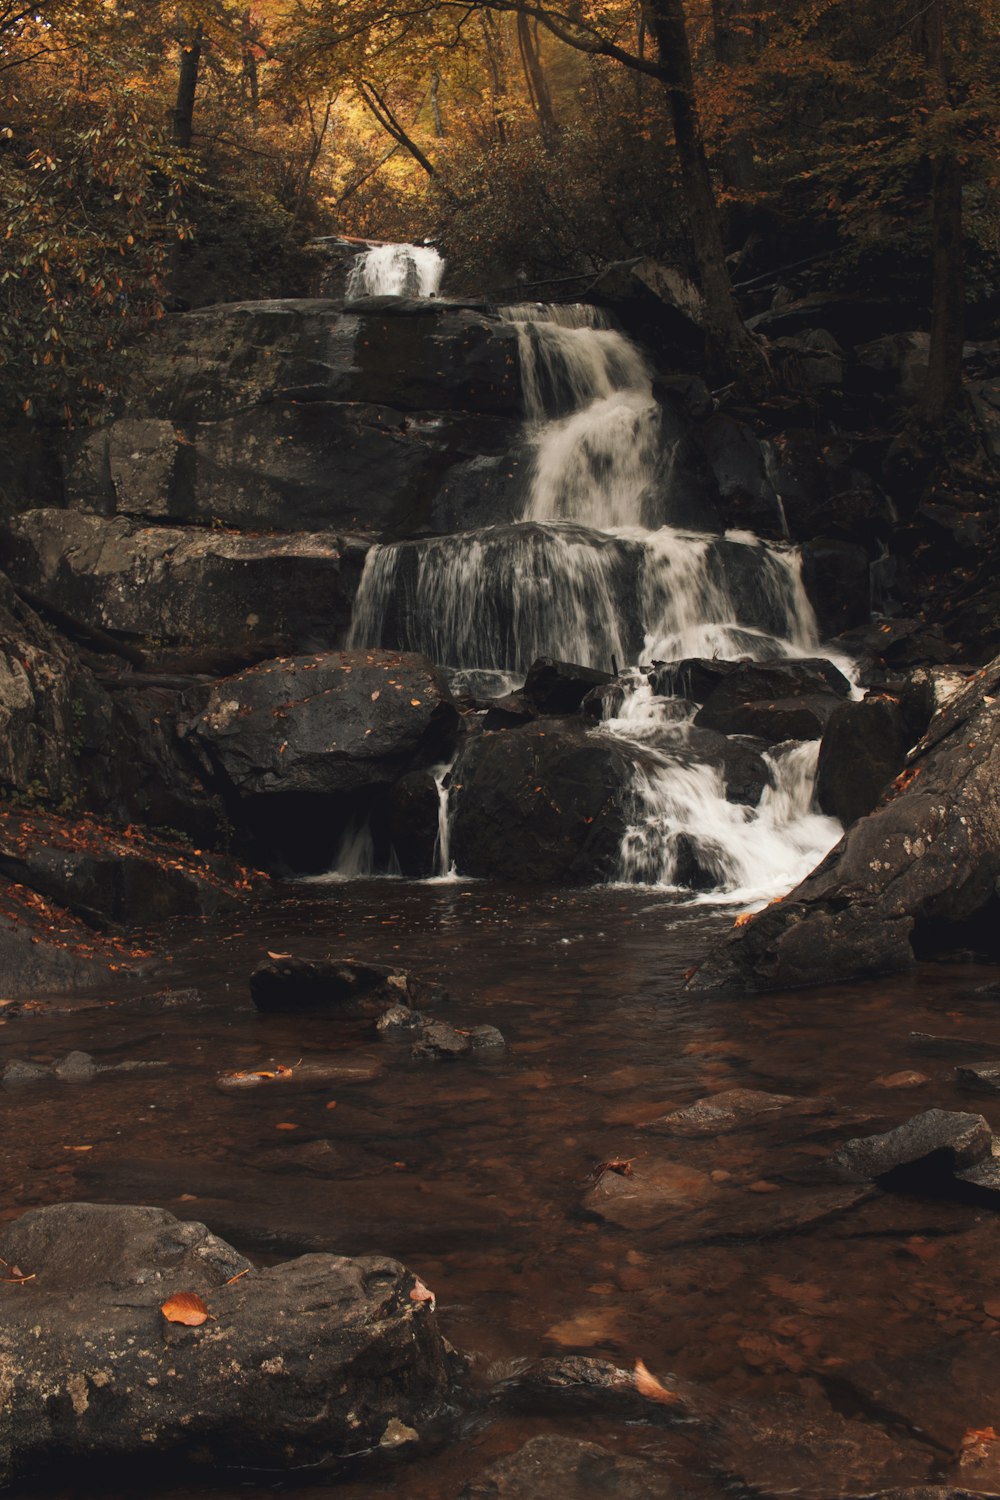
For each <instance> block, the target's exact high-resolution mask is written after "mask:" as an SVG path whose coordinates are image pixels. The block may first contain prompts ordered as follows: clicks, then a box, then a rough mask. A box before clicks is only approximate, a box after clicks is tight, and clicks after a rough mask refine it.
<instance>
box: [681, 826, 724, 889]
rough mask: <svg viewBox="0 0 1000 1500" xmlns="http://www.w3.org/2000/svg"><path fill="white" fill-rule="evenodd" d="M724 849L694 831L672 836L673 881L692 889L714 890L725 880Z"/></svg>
mask: <svg viewBox="0 0 1000 1500" xmlns="http://www.w3.org/2000/svg"><path fill="white" fill-rule="evenodd" d="M722 853H723V851H722V850H721V849H720V847H719V845H718V844H715V843H713V842H712V840H711V839H705V838H698V837H697V836H695V835H694V834H690V833H677V834H673V835H672V836H671V838H670V839H669V840H668V855H669V858H670V860H671V863H672V873H671V884H672V885H678V886H682V887H683V888H684V889H685V890H688V891H713V890H714V889H715V887H716V886H717V885H720V884H721V874H720V872H721V870H722V869H723V868H724V866H723V864H722V859H721V856H722Z"/></svg>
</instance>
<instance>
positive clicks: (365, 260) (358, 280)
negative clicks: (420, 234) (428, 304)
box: [347, 245, 444, 302]
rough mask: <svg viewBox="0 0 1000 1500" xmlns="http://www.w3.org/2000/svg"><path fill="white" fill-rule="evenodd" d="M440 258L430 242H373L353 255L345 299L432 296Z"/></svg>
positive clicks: (441, 272) (439, 274)
mask: <svg viewBox="0 0 1000 1500" xmlns="http://www.w3.org/2000/svg"><path fill="white" fill-rule="evenodd" d="M443 275H444V261H443V260H442V259H441V256H440V255H439V254H438V252H437V251H436V250H435V249H434V247H433V246H432V245H373V246H372V248H371V249H370V250H364V251H362V252H361V254H360V255H358V256H356V257H355V260H354V264H353V266H352V267H351V269H350V271H349V272H348V274H347V300H348V301H349V302H353V301H355V300H356V299H357V298H358V297H436V296H437V293H438V288H439V287H440V285H441V277H442V276H443Z"/></svg>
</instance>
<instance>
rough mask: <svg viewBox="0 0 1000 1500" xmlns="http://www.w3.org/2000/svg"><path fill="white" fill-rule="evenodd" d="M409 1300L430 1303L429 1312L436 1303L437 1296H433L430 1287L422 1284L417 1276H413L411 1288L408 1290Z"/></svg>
mask: <svg viewBox="0 0 1000 1500" xmlns="http://www.w3.org/2000/svg"><path fill="white" fill-rule="evenodd" d="M410 1301H411V1302H429V1303H430V1305H431V1312H433V1311H434V1308H435V1306H436V1304H437V1298H436V1297H435V1296H434V1293H433V1292H432V1291H431V1289H430V1287H427V1286H425V1285H424V1283H423V1282H422V1281H421V1280H420V1277H419V1276H417V1277H415V1278H414V1281H413V1290H412V1291H411V1292H410Z"/></svg>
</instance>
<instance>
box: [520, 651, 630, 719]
mask: <svg viewBox="0 0 1000 1500" xmlns="http://www.w3.org/2000/svg"><path fill="white" fill-rule="evenodd" d="M614 680H615V679H614V677H613V676H612V675H611V673H610V672H598V671H597V670H596V669H595V668H593V667H581V666H577V665H576V664H575V663H573V662H568V661H553V660H552V658H551V657H549V656H540V657H539V658H538V660H537V661H535V662H532V664H531V666H530V667H529V668H528V675H527V677H526V678H525V680H524V687H523V688H522V689H521V696H522V697H523V698H525V699H526V700H527V701H528V703H530V704H531V705H532V706H533V707H534V708H536V709H537V710H538V712H539V713H543V714H572V713H575V712H576V711H577V709H578V708H579V707H580V705H581V704H582V703H583V700H584V698H586V696H587V694H588V693H590V692H593V691H594V689H595V688H606V687H609V686H611V685H612V684H613V683H614Z"/></svg>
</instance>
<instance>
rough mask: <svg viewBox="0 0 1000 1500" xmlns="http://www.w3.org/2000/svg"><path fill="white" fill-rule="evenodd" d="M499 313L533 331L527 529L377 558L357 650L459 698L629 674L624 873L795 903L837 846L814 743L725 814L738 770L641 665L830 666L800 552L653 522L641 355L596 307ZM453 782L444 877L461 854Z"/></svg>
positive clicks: (660, 482)
mask: <svg viewBox="0 0 1000 1500" xmlns="http://www.w3.org/2000/svg"><path fill="white" fill-rule="evenodd" d="M502 316H503V317H504V318H505V319H506V320H507V321H508V322H509V323H512V324H514V325H515V326H516V330H517V337H518V345H519V350H520V359H521V373H522V383H523V388H524V399H525V433H526V438H527V440H528V442H529V443H530V444H531V446H532V449H533V464H532V471H531V480H530V486H529V493H528V496H527V499H526V503H525V507H524V512H523V516H522V518H521V520H520V521H519V522H517V523H513V524H504V525H498V526H493V527H485V528H481V529H478V530H472V531H467V532H462V533H458V534H456V535H452V536H444V537H433V538H428V539H422V540H419V541H407V542H399V543H393V544H389V545H385V546H379V547H374V548H372V549H371V550H370V552H369V554H368V557H367V560H366V564H365V570H364V574H363V577H362V580H361V585H360V589H359V593H358V596H357V600H356V604H355V611H354V617H353V621H352V627H351V632H350V637H349V644H350V645H351V646H354V647H364V646H376V645H381V646H386V647H391V648H395V649H399V650H415V651H421V652H424V653H425V654H426V655H428V656H429V657H430V658H431V659H432V660H433V661H435V662H436V663H437V664H438V665H439V666H440V667H442V668H443V669H445V670H447V671H448V672H449V673H450V674H451V678H452V681H453V683H455V684H456V685H460V688H459V690H464V691H467V692H473V693H476V692H477V691H478V692H482V693H483V694H484V695H486V694H490V693H493V694H496V693H501V692H504V691H508V690H510V688H511V687H512V686H513V685H514V684H515V683H516V682H519V681H520V680H522V679H523V676H524V674H525V672H526V671H527V668H528V667H529V666H530V665H531V663H532V662H533V661H534V660H536V659H537V658H538V657H540V656H551V657H555V658H557V659H562V660H565V661H571V662H576V663H579V664H580V665H583V666H590V667H597V668H600V669H602V670H609V669H611V668H612V665H613V664H617V665H618V666H619V667H621V666H623V665H624V667H625V668H626V669H627V670H626V671H625V672H624V673H623V674H622V676H621V678H620V682H621V685H622V687H623V689H624V698H623V699H621V698H617V699H610V698H609V699H608V703H609V704H611V705H613V706H612V707H611V709H610V711H611V712H612V713H613V714H614V717H610V718H605V719H604V721H603V722H602V723H601V724H600V726H599V728H598V729H597V730H596V732H597V733H599V734H603V735H611V736H613V737H615V738H617V739H618V740H620V741H625V742H626V743H628V744H629V745H630V746H631V748H632V750H633V751H636V750H641V754H640V755H639V756H638V759H637V769H636V771H635V773H634V780H633V784H632V786H631V787H630V789H629V793H628V795H629V796H630V798H631V804H632V811H631V815H630V817H629V827H628V832H627V834H626V836H625V838H624V841H623V845H622V850H621V857H620V863H619V869H618V872H617V877H618V879H620V880H622V881H629V882H645V883H651V884H655V885H660V886H667V887H675V886H676V887H678V888H680V889H684V890H687V891H689V892H696V893H698V894H699V896H701V897H702V898H703V899H709V900H716V901H722V900H724V901H736V900H738V901H743V902H754V901H759V900H763V899H766V898H767V897H769V896H772V895H774V894H778V893H780V892H782V891H785V890H787V889H788V888H789V887H790V886H791V885H793V884H794V883H796V882H797V881H798V880H799V879H800V878H801V877H802V876H803V875H804V874H805V873H806V872H807V871H808V870H809V869H811V868H812V867H813V866H814V865H815V864H816V863H818V861H819V860H820V859H821V858H822V857H823V855H824V854H825V853H826V852H827V850H828V849H829V848H830V846H831V845H832V844H833V842H834V841H835V840H836V838H837V837H838V836H839V833H840V827H839V824H837V823H836V822H834V821H833V820H832V819H830V818H825V817H821V816H819V815H818V814H816V813H815V812H814V811H813V810H812V787H813V781H814V776H815V763H816V755H817V744H816V743H815V742H812V743H809V744H805V745H798V744H789V745H779V746H776V747H774V748H772V749H771V750H769V751H768V752H766V754H765V755H764V756H763V757H762V758H761V759H758V761H757V767H758V771H759V777H760V781H759V783H758V785H759V784H763V782H764V781H767V782H768V783H769V784H768V785H766V787H765V789H764V791H763V795H762V796H761V797H760V800H759V803H758V804H757V805H756V806H750V805H745V804H744V803H741V802H735V801H729V800H727V797H726V785H725V776H724V772H723V769H722V768H721V767H720V766H718V765H715V764H711V763H710V764H706V763H705V762H704V759H703V758H699V753H698V752H699V740H698V736H699V735H700V736H701V737H702V738H701V741H700V746H701V748H702V750H704V745H705V739H704V735H705V731H702V730H695V729H694V727H693V725H692V722H691V720H692V717H693V713H694V709H693V706H692V705H691V704H690V703H688V702H687V701H686V700H685V699H683V698H682V697H681V695H680V686H681V685H680V684H678V691H677V696H675V697H669V696H664V694H663V688H664V684H665V682H666V680H667V679H666V678H665V677H664V675H663V674H662V673H660V674H658V675H657V679H656V685H657V687H658V688H659V690H660V691H659V692H658V693H654V691H653V685H652V683H651V682H650V680H649V678H648V676H647V673H646V672H644V671H642V670H640V666H641V665H642V664H645V665H646V667H647V669H648V667H649V665H650V664H655V663H659V662H671V661H680V660H683V659H684V658H689V657H705V658H711V657H716V658H722V659H728V660H733V659H738V658H751V659H755V660H767V659H769V658H775V657H786V658H787V657H791V658H794V657H800V658H802V657H812V656H816V655H818V654H820V646H819V633H818V628H817V623H816V617H815V614H814V612H813V609H812V607H811V605H810V603H809V599H808V597H807V595H806V592H805V588H804V586H803V582H802V573H801V565H800V558H799V554H798V552H797V551H796V549H795V548H793V547H791V546H790V545H788V544H787V543H777V544H776V543H768V542H764V541H762V540H761V539H759V538H758V537H756V536H754V535H752V534H750V533H748V532H741V531H730V532H727V533H725V534H724V535H721V536H720V535H718V534H716V533H710V532H699V531H694V530H680V529H677V528H675V527H671V526H663V525H659V526H657V525H650V518H651V516H653V514H654V505H653V502H654V501H655V500H656V497H657V494H658V493H659V495H660V497H661V499H662V492H663V486H664V485H667V484H669V481H670V474H671V471H672V464H673V452H674V445H673V444H672V443H671V441H670V440H668V438H667V436H666V435H665V433H664V431H663V417H662V412H661V408H660V406H659V404H658V402H657V401H656V399H655V398H654V396H653V389H652V378H651V372H650V370H649V368H648V365H647V363H646V361H645V359H644V357H643V355H642V354H641V352H640V351H639V350H638V349H637V348H636V347H635V346H634V345H633V344H632V343H631V342H630V341H629V340H628V339H627V338H625V336H624V335H623V334H622V333H620V332H619V331H618V330H617V329H615V328H614V327H612V326H611V325H610V323H609V321H608V319H607V318H606V317H605V315H604V314H603V313H601V312H600V311H599V310H598V309H595V308H592V307H551V306H545V305H528V306H521V307H511V308H507V309H505V310H504V311H503V314H502ZM662 513H663V512H662V509H661V511H660V514H662ZM827 654H828V656H830V659H831V660H833V661H834V662H835V664H836V665H837V666H839V667H840V668H841V670H845V669H846V670H847V672H848V673H849V672H850V668H851V664H850V663H849V662H847V661H845V660H844V658H843V657H838V656H833V655H831V654H830V653H827ZM629 664H631V667H630V665H629ZM719 738H720V737H718V736H716V739H719ZM743 748H744V753H745V754H751V753H752V752H750V751H749V750H746V749H745V747H743ZM734 753H735V751H734ZM439 772H440V774H439ZM439 772H438V771H436V772H435V773H434V775H435V781H436V783H437V786H438V792H439V798H440V814H439V831H438V845H437V852H436V855H435V869H436V871H437V872H438V876H439V877H440V876H442V875H444V874H446V873H447V872H448V870H449V869H450V851H449V840H448V832H449V808H448V800H447V799H448V791H447V786H448V782H447V769H446V768H439Z"/></svg>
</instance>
